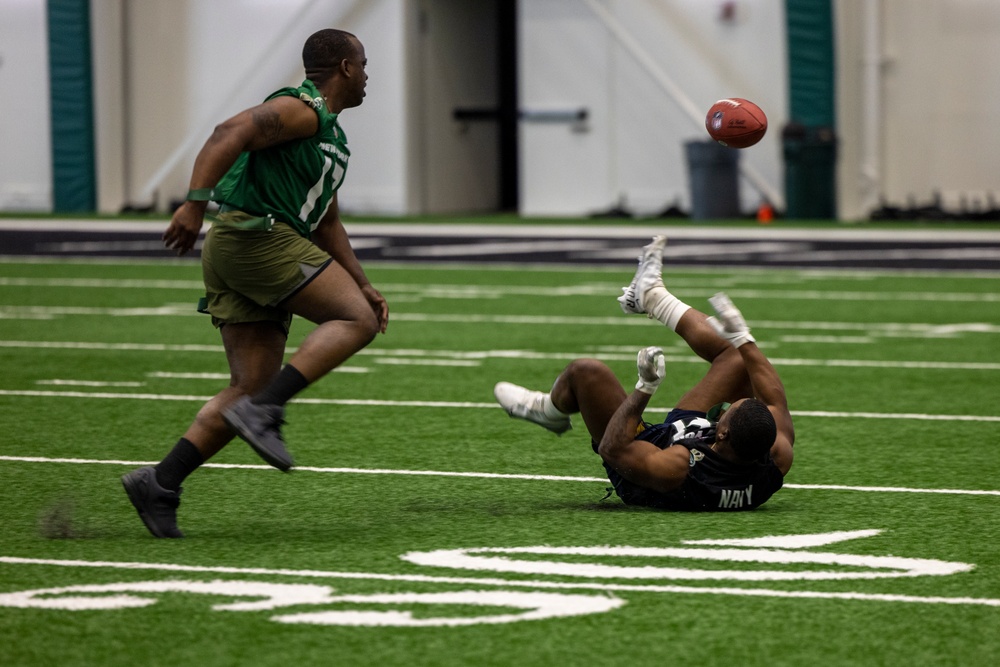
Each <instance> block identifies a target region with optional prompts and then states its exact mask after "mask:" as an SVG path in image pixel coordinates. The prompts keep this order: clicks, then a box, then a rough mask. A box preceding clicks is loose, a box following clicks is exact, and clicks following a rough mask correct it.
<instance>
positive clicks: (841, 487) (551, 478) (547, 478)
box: [0, 455, 1000, 497]
mask: <svg viewBox="0 0 1000 667" xmlns="http://www.w3.org/2000/svg"><path fill="white" fill-rule="evenodd" d="M0 461H10V462H12V463H45V464H70V465H111V466H126V467H139V466H148V465H155V464H156V463H157V462H156V461H123V460H104V459H78V458H58V457H47V456H2V455H0ZM201 467H202V468H217V469H221V470H272V468H271V466H267V465H259V464H257V465H254V464H243V463H205V464H203V465H202V466H201ZM295 470H296V471H298V472H314V473H324V474H339V475H403V476H409V477H460V478H462V477H464V478H471V479H509V480H524V481H539V482H589V483H601V484H609V483H610V482H608V479H607V478H606V477H574V476H568V475H527V474H518V473H493V472H458V471H446V470H393V469H389V468H326V467H317V466H296V467H295ZM783 488H785V489H800V490H804V491H855V492H861V493H929V494H941V495H958V496H997V497H1000V491H997V490H989V489H928V488H910V487H897V486H851V485H846V484H785V485H784V487H783Z"/></svg>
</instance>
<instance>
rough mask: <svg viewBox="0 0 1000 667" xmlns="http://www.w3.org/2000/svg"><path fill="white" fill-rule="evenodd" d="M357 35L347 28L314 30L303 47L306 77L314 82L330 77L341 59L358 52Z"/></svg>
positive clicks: (303, 63)
mask: <svg viewBox="0 0 1000 667" xmlns="http://www.w3.org/2000/svg"><path fill="white" fill-rule="evenodd" d="M357 39H358V38H357V37H355V36H354V35H352V34H351V33H349V32H347V31H346V30H337V29H336V28H324V29H323V30H320V31H318V32H314V33H313V34H312V35H310V36H309V39H307V40H306V43H305V45H304V46H303V47H302V65H303V67H305V70H306V78H307V79H310V80H311V81H313V82H314V83H321V82H323V81H325V80H326V79H328V78H329V77H330V75H331V74H332V73H333V72H334V71H335V70H336V69H337V66H339V65H340V63H341V61H342V60H344V59H345V58H350V57H351V56H353V55H354V54H355V53H357V50H358V47H357Z"/></svg>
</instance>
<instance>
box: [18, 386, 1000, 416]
mask: <svg viewBox="0 0 1000 667" xmlns="http://www.w3.org/2000/svg"><path fill="white" fill-rule="evenodd" d="M0 396H22V397H26V398H85V399H103V400H136V401H191V402H197V403H204V402H206V401H208V400H209V399H211V398H212V397H211V396H200V395H193V394H137V393H130V394H122V393H113V392H102V391H45V390H41V389H19V390H14V389H0ZM292 402H293V403H295V404H297V405H349V406H354V407H386V408H470V409H486V410H494V409H500V406H499V405H498V404H496V403H479V402H472V401H392V400H385V399H369V398H301V397H300V398H295V399H294V400H293V401H292ZM669 411H670V408H669V407H665V408H656V407H652V408H646V412H649V413H667V412H669ZM792 415H793V416H795V417H826V418H834V419H904V420H922V421H945V422H984V423H989V422H1000V416H993V415H934V414H923V413H916V412H846V411H842V412H834V411H825V410H792Z"/></svg>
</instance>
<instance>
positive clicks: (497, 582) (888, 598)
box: [0, 556, 1000, 607]
mask: <svg viewBox="0 0 1000 667" xmlns="http://www.w3.org/2000/svg"><path fill="white" fill-rule="evenodd" d="M0 563H3V564H7V565H43V566H49V567H88V568H104V569H116V570H133V571H135V570H154V571H160V572H198V573H208V574H239V575H265V576H279V577H302V578H310V579H354V580H369V581H371V580H374V581H406V582H411V583H433V584H458V585H462V586H467V585H473V586H499V587H504V588H507V587H518V588H543V589H561V590H596V591H608V592H611V591H615V592H636V593H680V594H692V595H736V596H752V597H773V598H792V599H822V600H868V601H873V602H909V603H915V604H951V605H977V606H985V607H1000V599H991V598H970V597H954V598H950V597H939V596H929V597H921V596H917V595H898V594H886V593H854V592H843V593H838V592H827V591H783V590H773V589H767V588H738V587H735V586H726V587H698V586H672V585H671V586H662V585H655V584H654V585H642V584H605V583H593V582H578V583H573V582H556V581H526V580H522V579H497V578H487V577H482V578H479V577H441V576H431V575H426V574H381V573H378V572H337V571H325V570H288V569H272V568H261V567H227V566H203V565H178V564H174V563H141V562H115V561H86V560H55V559H46V558H19V557H16V556H0Z"/></svg>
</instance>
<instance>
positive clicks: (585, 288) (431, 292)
mask: <svg viewBox="0 0 1000 667" xmlns="http://www.w3.org/2000/svg"><path fill="white" fill-rule="evenodd" d="M0 287H67V288H96V289H145V290H149V289H169V290H187V291H189V290H196V291H197V290H200V291H203V290H204V289H205V287H204V284H203V283H202V282H201V281H198V280H162V279H161V280H143V279H133V280H120V279H113V278H21V277H0ZM379 289H380V290H381V291H383V292H385V293H386V294H393V293H405V294H420V295H425V296H428V297H433V296H437V297H439V298H463V299H472V298H476V299H481V298H498V297H504V296H544V297H546V298H552V297H555V296H601V297H605V296H607V295H609V294H613V293H614V291H617V290H618V289H619V288H618V287H615V288H613V289H612V288H611V287H610V286H608V285H593V284H592V285H574V286H564V287H551V286H543V285H540V286H530V285H529V286H520V285H447V284H434V285H431V284H428V285H414V284H412V283H384V284H381V285H379ZM716 291H718V290H716V289H708V290H704V289H685V290H683V294H682V296H683V297H684V298H685V299H693V298H695V297H699V298H700V297H709V296H712V295H713V294H715V292H716ZM726 293H727V294H729V296H730V297H732V298H733V299H782V300H793V301H818V300H827V301H890V302H892V301H945V302H953V301H962V302H990V303H992V302H998V301H1000V294H997V293H991V292H984V293H977V292H868V291H830V290H767V289H764V290H762V289H740V288H730V289H727V290H726Z"/></svg>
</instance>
